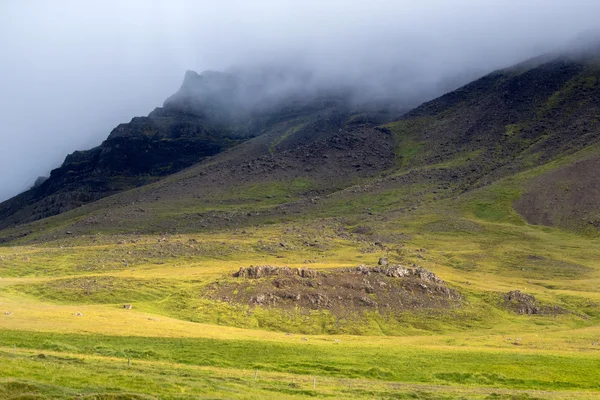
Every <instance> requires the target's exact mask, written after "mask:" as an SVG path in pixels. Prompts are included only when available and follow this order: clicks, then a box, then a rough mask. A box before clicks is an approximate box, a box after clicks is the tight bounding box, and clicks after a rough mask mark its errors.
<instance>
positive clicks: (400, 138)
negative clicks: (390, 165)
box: [385, 117, 431, 167]
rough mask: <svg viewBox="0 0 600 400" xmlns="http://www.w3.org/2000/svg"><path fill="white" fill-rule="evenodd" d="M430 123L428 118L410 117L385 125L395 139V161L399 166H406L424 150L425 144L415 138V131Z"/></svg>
mask: <svg viewBox="0 0 600 400" xmlns="http://www.w3.org/2000/svg"><path fill="white" fill-rule="evenodd" d="M430 123H431V119H430V118H425V117H423V118H412V119H407V120H400V121H396V122H392V123H391V124H387V125H385V127H386V128H388V129H390V130H391V131H392V133H393V134H394V138H395V139H396V147H395V149H394V152H395V154H396V162H397V164H398V166H400V167H406V166H408V165H410V164H411V163H412V161H413V160H414V159H415V158H416V157H417V156H419V155H421V154H422V153H423V151H424V148H425V144H424V143H423V142H420V141H417V140H416V139H415V135H414V134H415V133H416V132H419V131H421V130H423V129H424V128H425V127H426V126H427V125H429V124H430Z"/></svg>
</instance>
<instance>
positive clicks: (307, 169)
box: [0, 52, 600, 238]
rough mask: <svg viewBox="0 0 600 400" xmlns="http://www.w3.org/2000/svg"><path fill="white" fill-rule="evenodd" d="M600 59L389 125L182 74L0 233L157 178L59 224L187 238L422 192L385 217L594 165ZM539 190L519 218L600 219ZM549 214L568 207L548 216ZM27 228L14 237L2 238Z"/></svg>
mask: <svg viewBox="0 0 600 400" xmlns="http://www.w3.org/2000/svg"><path fill="white" fill-rule="evenodd" d="M598 54H599V53H598V52H592V53H586V54H578V55H574V54H571V55H564V54H563V55H547V56H544V57H539V58H536V59H532V60H529V61H527V62H524V63H522V64H519V65H516V66H514V67H511V68H507V69H504V70H499V71H495V72H492V73H490V74H488V75H486V76H484V77H482V78H480V79H478V80H476V81H474V82H472V83H470V84H468V85H466V86H463V87H461V88H459V89H458V90H455V91H453V92H450V93H448V94H446V95H443V96H441V97H439V98H437V99H435V100H432V101H430V102H427V103H425V104H422V105H421V106H419V107H417V108H415V109H413V110H412V111H410V112H408V113H406V114H404V115H403V116H401V117H400V118H399V119H396V120H395V121H393V122H390V121H392V120H393V116H396V117H397V116H398V115H401V112H400V110H399V106H398V105H397V104H395V105H393V106H388V107H383V106H382V105H381V104H378V105H373V104H366V105H365V104H364V103H363V104H359V103H356V102H355V101H354V100H353V99H354V97H353V94H352V93H350V92H348V91H344V90H340V91H337V92H328V93H323V92H318V91H313V92H310V91H309V92H308V93H309V94H308V95H306V94H305V95H304V96H299V95H297V94H295V93H293V92H289V91H286V90H285V87H286V85H284V84H278V85H276V86H275V87H278V88H282V89H280V90H278V91H269V90H261V89H260V88H259V89H257V88H256V87H254V86H253V85H254V83H255V82H256V80H253V79H246V80H244V79H241V78H236V77H235V76H231V75H227V74H219V73H205V74H202V75H198V74H196V73H193V72H188V73H187V74H186V77H185V80H184V84H183V86H182V88H181V89H180V91H179V92H178V93H176V94H175V95H174V96H172V97H171V98H169V99H168V100H167V101H166V102H165V104H164V106H163V108H159V109H156V110H155V111H153V112H152V113H151V114H150V115H149V116H148V117H143V118H134V119H133V120H132V121H131V122H130V123H128V124H123V125H120V126H119V127H117V128H115V130H113V132H112V133H111V135H110V136H109V138H108V139H107V140H106V141H105V142H104V143H103V144H102V145H101V146H99V147H97V148H95V149H92V150H89V151H87V152H76V153H74V154H72V155H70V156H69V157H67V159H66V160H65V163H64V164H63V166H62V167H61V168H59V169H57V170H55V171H53V172H52V174H51V177H50V179H48V180H47V181H45V182H43V183H42V184H41V185H39V186H37V187H35V188H33V189H32V190H30V191H28V192H26V193H24V194H22V195H20V196H17V197H16V198H14V199H11V200H9V201H7V202H4V203H2V204H1V205H0V228H7V227H10V226H13V225H19V224H23V223H27V222H31V221H34V220H38V219H41V218H44V217H48V216H51V215H55V214H58V213H62V212H64V211H68V210H70V209H73V208H76V207H78V206H80V205H82V204H85V203H88V202H93V201H95V200H97V199H99V198H102V197H105V196H107V195H110V194H113V193H117V192H120V191H123V190H126V189H129V188H133V187H135V186H142V185H144V184H147V183H150V182H155V183H153V184H152V185H146V186H143V187H140V188H139V189H135V190H132V191H128V192H125V193H122V194H120V195H118V196H113V197H111V200H110V201H106V202H99V203H98V204H95V205H93V206H92V207H91V208H86V209H85V210H84V211H81V212H74V213H67V216H65V218H69V220H71V221H74V222H70V223H69V224H71V225H70V226H71V228H72V229H74V230H75V231H77V230H81V232H86V231H89V230H90V229H92V228H93V229H100V228H102V229H109V228H114V227H115V224H117V223H118V224H119V225H120V226H134V227H136V228H135V229H136V231H144V230H161V231H167V230H172V229H192V230H193V229H202V228H203V227H210V226H213V224H217V225H219V226H220V225H222V224H225V225H228V224H234V225H240V224H241V225H244V224H251V223H254V222H257V221H258V220H259V219H261V218H264V217H265V216H266V215H271V216H274V217H277V218H281V217H283V216H285V215H287V214H288V213H306V212H312V211H310V210H314V209H318V208H319V207H320V206H319V200H315V197H319V196H321V197H322V196H329V198H330V200H328V201H330V202H331V203H332V204H333V203H335V202H336V201H337V202H339V201H342V200H343V199H345V200H348V199H350V198H352V197H353V196H354V197H357V196H361V193H371V194H372V195H374V196H377V195H378V194H379V193H381V192H384V191H397V192H401V191H403V190H408V189H407V188H409V187H411V188H415V187H418V188H420V189H419V190H418V191H417V193H418V194H413V195H411V196H408V197H406V196H405V197H401V198H398V199H397V201H396V203H397V205H396V206H394V207H396V208H397V209H398V210H411V209H416V207H418V206H419V205H420V204H422V203H423V202H424V201H431V200H433V201H439V200H442V199H448V198H455V197H457V196H459V195H460V194H462V193H466V192H470V191H473V190H476V189H478V188H483V187H487V186H488V185H490V184H492V183H494V182H497V181H498V180H500V179H503V178H506V177H510V176H514V175H515V174H518V173H520V172H522V171H526V170H531V169H533V168H540V167H541V166H544V165H550V164H549V163H551V162H554V161H555V160H560V159H564V158H565V157H568V156H571V155H574V154H576V153H577V154H579V153H580V152H581V151H582V150H585V149H590V153H589V157H592V158H593V157H596V156H595V154H597V152H596V151H595V150H593V149H594V148H595V147H594V146H596V145H597V144H598V143H599V142H600V122H599V121H600V85H599V79H600V61H599V59H600V57H599V56H598ZM274 76H275V78H273V77H271V78H269V79H280V78H277V75H274ZM260 79H263V78H260ZM260 79H259V81H260ZM264 79H267V78H264ZM267 81H268V79H267ZM279 83H280V82H279ZM267 86H268V85H267ZM250 94H253V95H254V97H252V96H250ZM586 157H587V156H586ZM588 162H591V161H588ZM591 163H592V164H591V165H595V164H594V162H591ZM193 164H195V165H193ZM191 165H193V166H192V167H190V166H191ZM186 167H190V168H188V169H186V170H185V171H182V172H180V173H177V174H174V175H172V174H173V172H176V171H179V170H181V169H184V168H186ZM541 172H543V171H541ZM166 175H169V176H168V177H167V178H166V179H161V178H163V177H165V176H166ZM584 175H585V179H584V178H582V179H578V178H577V177H579V175H578V174H575V175H574V176H575V178H573V177H572V174H571V175H569V176H570V177H571V178H569V185H570V187H569V188H568V190H574V191H575V192H578V191H581V190H582V189H583V186H588V187H595V186H598V182H596V180H597V179H598V178H597V177H595V175H594V174H587V175H586V174H583V175H581V176H582V177H583V176H584ZM539 179H542V182H545V183H544V184H543V185H539V184H538V185H537V186H536V185H535V184H534V183H533V181H532V183H530V184H528V186H527V185H526V187H525V189H524V191H526V192H527V193H525V194H524V196H523V198H522V199H523V200H517V201H515V207H516V209H517V211H519V213H520V214H521V215H522V216H523V218H525V219H526V220H527V221H529V222H532V223H544V224H552V225H557V226H562V227H566V228H569V229H579V228H580V227H581V226H583V225H585V226H588V225H589V224H592V225H594V224H596V222H595V221H597V217H598V215H600V214H598V213H599V212H600V208H599V207H598V206H597V204H600V203H598V202H597V201H595V200H594V199H595V197H594V196H593V195H592V196H591V197H590V198H588V197H589V196H587V197H586V199H587V200H586V201H585V205H583V206H581V207H572V204H573V201H575V199H576V197H574V196H566V195H565V196H562V195H561V196H557V197H556V198H555V199H552V201H549V202H546V203H543V202H540V201H537V200H535V201H534V202H535V205H532V204H533V203H532V201H533V200H532V199H539V198H546V197H548V194H547V193H546V192H548V190H549V189H548V188H549V187H552V184H553V182H555V180H554V179H549V178H544V177H543V176H542V177H540V178H539ZM544 179H545V180H544ZM591 181H593V182H591ZM590 182H591V183H590ZM594 185H595V186H594ZM563 186H564V185H562V186H561V188H553V189H552V190H550V192H551V193H554V192H556V191H557V190H567V189H564V187H563ZM540 187H542V188H544V190H546V192H544V193H546V194H543V193H542V194H540V190H541V189H539V188H540ZM411 190H412V189H411ZM594 190H595V189H594ZM594 193H595V192H594ZM577 198H579V197H577ZM263 199H267V203H269V204H268V207H266V208H265V207H263V209H262V211H261V212H257V213H255V212H247V211H242V212H239V210H238V211H235V212H225V211H223V208H224V205H227V204H228V205H231V206H232V207H233V206H234V205H235V206H236V207H237V206H242V208H243V207H246V208H248V209H252V208H253V207H254V206H252V204H258V203H256V202H260V201H263ZM378 199H379V198H377V199H375V200H374V201H379V200H378ZM527 199H529V200H527ZM361 201H362V200H361ZM542 203H543V204H542ZM109 204H110V206H109ZM335 204H338V203H335ZM107 207H109V208H107ZM261 207H262V206H261ZM548 207H552V208H553V209H563V210H566V209H575V211H573V212H570V214H569V217H568V218H563V215H562V214H561V215H555V214H556V213H554V214H553V217H552V218H550V217H548V215H549V214H548V209H547V208H548ZM174 208H177V209H178V210H180V211H179V212H178V213H177V214H176V215H170V216H169V218H167V217H166V215H167V214H166V211H165V210H173V209H174ZM368 208H369V207H368V205H365V207H364V209H368ZM139 210H143V213H141V212H140V211H139ZM186 210H189V211H186ZM205 210H211V211H207V212H205ZM390 211H393V207H392V210H390ZM142 215H143V219H144V221H146V222H144V224H143V225H140V223H139V221H140V218H142ZM84 216H86V218H83V217H84ZM257 216H260V217H257ZM75 219H76V221H75ZM117 221H118V222H117ZM148 221H152V222H148ZM219 221H220V222H219ZM589 221H592V222H589ZM594 226H595V225H594ZM30 230H31V228H30V227H28V226H22V227H21V228H18V229H17V230H16V231H14V232H11V233H7V236H6V237H7V238H11V237H15V235H16V236H17V237H18V236H19V235H23V234H26V233H27V232H29V231H30ZM15 232H18V233H15Z"/></svg>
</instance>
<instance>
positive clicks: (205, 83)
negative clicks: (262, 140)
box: [0, 70, 407, 229]
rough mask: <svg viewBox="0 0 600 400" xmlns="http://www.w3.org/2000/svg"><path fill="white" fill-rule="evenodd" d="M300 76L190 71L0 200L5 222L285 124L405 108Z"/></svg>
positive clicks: (332, 122) (57, 208) (72, 202)
mask: <svg viewBox="0 0 600 400" xmlns="http://www.w3.org/2000/svg"><path fill="white" fill-rule="evenodd" d="M298 79H300V80H301V79H303V77H302V76H301V75H300V76H297V75H293V74H292V75H290V74H284V73H281V72H277V71H262V70H261V71H260V73H258V72H255V73H253V74H242V73H238V74H235V73H220V72H212V71H207V72H204V73H203V74H201V75H199V74H197V73H195V72H193V71H188V72H187V73H186V74H185V78H184V81H183V84H182V86H181V88H180V89H179V91H178V92H177V93H175V94H174V95H173V96H171V97H170V98H168V99H167V100H166V101H165V102H164V105H163V107H161V108H157V109H155V110H154V111H152V112H151V113H150V114H149V115H148V116H147V117H136V118H133V119H132V120H131V121H130V122H129V123H125V124H121V125H119V126H117V127H116V128H115V129H114V130H113V131H112V132H111V133H110V135H109V136H108V138H107V139H106V140H105V141H104V142H103V143H102V144H101V145H99V146H98V147H95V148H93V149H90V150H87V151H76V152H74V153H72V154H70V155H69V156H67V157H66V159H65V161H64V162H63V164H62V165H61V166H60V167H59V168H57V169H55V170H53V171H52V172H51V174H50V177H49V178H48V179H47V180H43V181H36V185H34V187H33V188H31V189H30V190H29V191H27V192H25V193H22V194H20V195H18V196H16V197H15V198H13V199H10V200H8V201H5V202H3V203H1V204H0V229H1V228H5V227H8V226H11V225H15V224H21V223H26V222H31V221H36V220H39V219H42V218H46V217H49V216H52V215H55V214H60V213H63V212H65V211H68V210H71V209H74V208H77V207H79V206H81V205H83V204H86V203H90V202H93V201H96V200H98V199H100V198H103V197H106V196H110V195H113V194H115V193H119V192H122V191H124V190H127V189H130V188H134V187H138V186H141V185H145V184H148V183H150V182H154V181H156V180H157V179H160V178H161V177H164V176H167V175H170V174H173V173H174V172H177V171H179V170H181V169H183V168H186V167H188V166H190V165H193V164H196V163H198V162H200V161H202V160H204V159H205V158H207V157H210V156H213V155H215V154H218V153H220V152H222V151H224V150H226V149H228V148H231V147H233V146H236V145H238V144H239V143H242V142H244V141H246V140H248V139H250V138H253V137H256V136H260V135H264V134H269V133H271V132H277V131H280V130H281V129H283V127H286V126H289V127H292V126H295V127H297V128H298V129H299V127H301V126H303V127H304V126H306V129H304V130H310V127H311V126H313V125H314V127H315V129H317V130H319V129H321V130H322V129H330V130H335V129H339V124H340V123H341V122H340V121H341V120H343V119H344V118H347V117H348V116H349V115H350V114H351V113H352V110H354V109H356V108H357V107H361V112H363V113H364V114H365V116H364V117H365V118H370V119H372V120H373V121H379V122H382V121H386V120H390V119H391V118H392V116H397V115H400V114H401V113H402V112H403V111H402V110H404V111H405V110H406V109H407V108H406V106H405V105H398V104H386V106H385V108H384V107H381V108H378V105H377V104H375V103H370V104H364V103H363V104H361V105H357V104H355V102H354V97H355V93H354V92H352V90H350V89H348V88H336V89H335V90H328V91H326V92H323V91H319V90H317V89H310V88H308V87H306V88H305V89H303V90H302V91H301V92H298V85H301V84H302V83H303V82H296V80H298ZM290 80H293V81H294V82H293V83H290ZM307 85H308V83H307ZM390 107H391V108H390ZM289 129H291V128H289Z"/></svg>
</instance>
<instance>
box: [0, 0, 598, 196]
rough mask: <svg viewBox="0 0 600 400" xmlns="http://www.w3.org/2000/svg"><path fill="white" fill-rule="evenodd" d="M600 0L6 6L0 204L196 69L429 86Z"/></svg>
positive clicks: (560, 29) (528, 44)
mask: <svg viewBox="0 0 600 400" xmlns="http://www.w3.org/2000/svg"><path fill="white" fill-rule="evenodd" d="M598 15H600V1H598V0H568V1H567V0H565V1H560V0H501V1H500V0H452V1H450V0H419V1H417V0H411V1H403V0H395V1H394V0H389V1H384V0H368V1H357V0H330V1H328V0H302V1H286V0H252V1H249V0H248V1H228V0H219V1H175V0H171V1H152V0H147V1H141V0H140V1H134V0H130V1H126V0H98V1H92V0H90V1H62V0H46V1H42V0H39V1H35V0H0V52H1V53H0V55H1V59H0V60H1V61H0V121H1V122H0V201H1V200H2V199H6V198H8V197H9V196H12V195H15V194H17V193H18V192H20V191H22V190H25V189H27V188H28V187H29V186H31V184H32V183H33V181H34V180H35V178H36V177H37V176H40V175H47V174H48V173H49V171H50V170H51V169H52V168H55V167H57V166H59V165H60V163H61V162H62V160H63V159H64V157H65V156H66V155H67V154H68V153H70V152H72V151H74V150H77V149H80V150H82V149H86V148H89V147H92V146H95V145H98V144H100V143H101V142H102V140H104V139H105V138H106V137H107V136H108V134H109V133H110V131H111V130H112V128H113V127H115V126H116V125H117V124H119V123H121V122H128V121H129V120H130V119H131V118H132V117H134V116H137V115H146V114H148V113H149V112H150V111H151V110H152V109H153V108H154V107H156V106H160V105H162V102H163V101H164V100H165V98H166V97H168V96H169V95H171V94H173V93H174V92H175V91H176V90H177V89H178V88H179V86H180V84H181V80H182V79H183V74H184V72H185V71H186V70H187V69H192V70H196V71H199V72H200V71H203V70H207V69H212V70H221V69H224V68H227V67H230V66H245V65H255V64H269V63H271V62H273V63H281V62H290V63H298V64H302V65H305V66H306V65H307V66H309V67H310V68H312V69H314V70H315V72H316V73H319V74H321V75H323V76H332V77H334V76H346V77H349V78H356V77H361V76H365V74H366V75H368V74H369V73H370V72H372V71H384V70H386V69H393V68H399V69H402V70H407V71H411V73H410V75H411V76H412V78H411V81H412V84H413V87H414V88H416V89H417V90H418V89H419V87H420V86H419V85H421V84H426V83H427V82H433V81H435V80H439V79H442V78H444V77H446V76H455V75H457V74H460V73H461V72H463V71H473V70H482V71H488V70H492V69H495V68H498V67H503V66H508V65H510V64H512V63H514V62H517V61H520V60H521V59H523V58H526V57H529V56H533V55H537V54H539V53H542V52H545V51H548V50H550V49H553V48H555V47H560V46H562V45H564V43H568V42H570V41H571V40H573V39H574V38H576V37H578V36H579V35H581V34H585V33H586V32H589V31H590V30H592V29H595V28H596V26H597V24H598Z"/></svg>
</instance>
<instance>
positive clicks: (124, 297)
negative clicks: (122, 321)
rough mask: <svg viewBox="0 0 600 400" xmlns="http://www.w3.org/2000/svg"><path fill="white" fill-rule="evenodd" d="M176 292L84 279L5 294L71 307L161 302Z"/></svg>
mask: <svg viewBox="0 0 600 400" xmlns="http://www.w3.org/2000/svg"><path fill="white" fill-rule="evenodd" d="M177 289H178V287H177V285H176V284H174V283H173V282H170V281H165V280H159V279H153V280H144V279H135V278H121V277H114V276H86V277H81V278H71V279H56V280H51V281H47V282H44V283H34V284H23V285H15V286H11V287H10V288H9V289H8V290H10V291H12V292H16V293H22V294H26V295H29V296H33V297H36V298H39V299H41V300H47V301H56V302H62V303H74V304H98V303H100V304H112V303H127V302H132V301H152V300H158V299H162V298H164V297H166V296H168V295H170V294H171V293H173V292H174V291H176V290H177Z"/></svg>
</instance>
